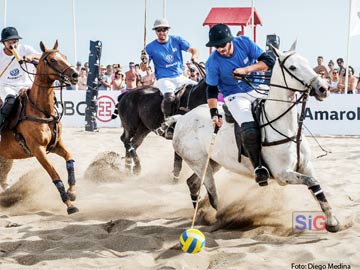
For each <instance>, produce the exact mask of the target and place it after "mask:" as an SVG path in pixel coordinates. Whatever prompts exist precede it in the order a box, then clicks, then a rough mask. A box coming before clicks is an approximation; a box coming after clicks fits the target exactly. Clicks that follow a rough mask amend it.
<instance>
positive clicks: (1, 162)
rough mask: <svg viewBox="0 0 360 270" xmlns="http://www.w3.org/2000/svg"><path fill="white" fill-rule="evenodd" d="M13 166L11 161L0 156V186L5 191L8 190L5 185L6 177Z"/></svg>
mask: <svg viewBox="0 0 360 270" xmlns="http://www.w3.org/2000/svg"><path fill="white" fill-rule="evenodd" d="M12 165H13V160H12V159H6V158H4V157H2V156H0V186H1V188H2V189H3V190H4V191H5V190H7V189H8V188H9V185H8V184H7V176H8V174H9V172H10V170H11V167H12Z"/></svg>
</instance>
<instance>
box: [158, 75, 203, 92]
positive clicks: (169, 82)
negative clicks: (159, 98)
mask: <svg viewBox="0 0 360 270" xmlns="http://www.w3.org/2000/svg"><path fill="white" fill-rule="evenodd" d="M184 84H186V85H188V84H191V85H194V84H197V82H195V81H193V80H191V79H189V78H186V77H185V76H184V75H180V76H178V77H175V78H162V79H159V80H156V82H155V87H157V88H159V89H160V92H161V93H162V94H163V95H164V94H165V93H174V92H175V90H176V89H178V88H180V87H182V86H183V85H184Z"/></svg>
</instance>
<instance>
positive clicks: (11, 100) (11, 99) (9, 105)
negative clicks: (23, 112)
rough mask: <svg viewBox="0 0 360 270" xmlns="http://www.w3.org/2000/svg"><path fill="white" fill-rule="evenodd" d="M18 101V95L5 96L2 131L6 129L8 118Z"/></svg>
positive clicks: (1, 111)
mask: <svg viewBox="0 0 360 270" xmlns="http://www.w3.org/2000/svg"><path fill="white" fill-rule="evenodd" d="M15 101H16V96H14V95H8V96H7V97H6V98H5V101H4V104H3V105H2V107H1V110H0V132H1V131H2V130H3V129H4V127H5V125H6V120H7V119H8V117H9V115H10V113H11V111H12V109H13V107H14V105H15Z"/></svg>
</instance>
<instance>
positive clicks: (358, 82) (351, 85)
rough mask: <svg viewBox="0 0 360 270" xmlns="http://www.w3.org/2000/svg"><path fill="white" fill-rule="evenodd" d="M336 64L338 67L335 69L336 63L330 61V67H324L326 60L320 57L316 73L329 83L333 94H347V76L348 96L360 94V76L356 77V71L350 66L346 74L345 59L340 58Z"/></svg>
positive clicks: (315, 68)
mask: <svg viewBox="0 0 360 270" xmlns="http://www.w3.org/2000/svg"><path fill="white" fill-rule="evenodd" d="M336 63H337V65H338V67H335V63H334V61H333V60H330V61H329V63H328V67H326V66H325V65H324V58H323V57H322V56H318V57H317V66H316V67H314V71H315V72H316V73H317V74H319V75H320V76H321V77H322V78H324V79H326V80H327V81H328V83H329V85H330V92H331V93H332V94H345V84H346V76H348V82H347V83H348V88H347V94H360V74H359V76H358V77H357V76H355V70H354V68H353V67H352V66H350V65H349V67H348V72H347V73H346V67H345V65H344V59H343V58H338V59H337V60H336ZM346 74H347V75H346Z"/></svg>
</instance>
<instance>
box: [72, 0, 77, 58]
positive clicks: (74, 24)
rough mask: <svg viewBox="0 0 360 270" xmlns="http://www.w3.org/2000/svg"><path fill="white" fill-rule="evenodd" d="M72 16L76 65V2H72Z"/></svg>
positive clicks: (73, 0)
mask: <svg viewBox="0 0 360 270" xmlns="http://www.w3.org/2000/svg"><path fill="white" fill-rule="evenodd" d="M72 15H73V35H74V58H75V59H74V65H76V62H77V60H78V59H77V50H76V47H77V46H76V20H75V0H72Z"/></svg>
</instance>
